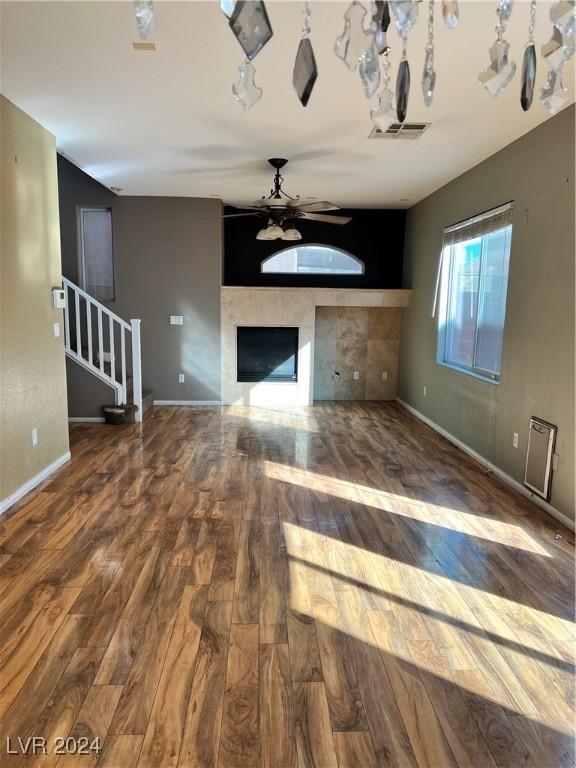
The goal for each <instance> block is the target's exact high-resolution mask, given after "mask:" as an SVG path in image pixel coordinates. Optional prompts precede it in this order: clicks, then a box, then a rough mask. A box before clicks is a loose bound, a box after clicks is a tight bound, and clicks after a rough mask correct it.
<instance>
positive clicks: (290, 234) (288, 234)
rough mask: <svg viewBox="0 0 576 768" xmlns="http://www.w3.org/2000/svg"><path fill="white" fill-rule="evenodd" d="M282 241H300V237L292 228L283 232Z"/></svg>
mask: <svg viewBox="0 0 576 768" xmlns="http://www.w3.org/2000/svg"><path fill="white" fill-rule="evenodd" d="M282 240H302V235H301V234H300V232H298V230H297V229H295V228H294V227H290V228H289V229H285V230H284V234H283V235H282Z"/></svg>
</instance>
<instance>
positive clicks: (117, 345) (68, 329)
mask: <svg viewBox="0 0 576 768" xmlns="http://www.w3.org/2000/svg"><path fill="white" fill-rule="evenodd" d="M62 287H63V288H64V295H65V299H66V302H65V307H64V333H65V349H66V355H67V357H69V358H70V359H71V360H74V362H76V363H78V365H80V366H82V368H84V369H85V370H86V371H89V373H91V374H92V375H93V376H96V377H97V378H98V379H100V381H103V382H104V383H105V384H107V385H108V386H109V387H110V388H111V389H113V390H114V402H115V404H116V405H126V404H127V403H129V402H131V403H133V404H134V405H136V406H137V410H136V421H142V417H143V415H144V410H147V407H149V406H150V405H151V402H152V396H151V394H147V395H146V396H145V397H144V398H143V396H142V367H141V357H140V320H130V322H129V323H128V322H126V320H123V319H122V318H121V317H119V316H118V315H116V314H114V312H111V311H110V310H109V309H108V308H107V307H106V306H104V304H101V303H100V302H99V301H96V299H94V298H92V296H90V295H89V294H87V293H86V291H83V290H82V288H79V287H78V286H77V285H75V284H74V283H73V282H71V281H70V280H68V279H67V278H65V277H63V278H62ZM144 406H146V408H145V407H144Z"/></svg>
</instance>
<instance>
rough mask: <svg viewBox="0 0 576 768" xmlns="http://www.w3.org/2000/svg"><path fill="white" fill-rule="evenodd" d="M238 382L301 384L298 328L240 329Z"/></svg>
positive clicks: (237, 357)
mask: <svg viewBox="0 0 576 768" xmlns="http://www.w3.org/2000/svg"><path fill="white" fill-rule="evenodd" d="M236 345H237V356H236V359H237V380H238V381H298V328H266V327H264V328H246V327H238V328H237V336H236Z"/></svg>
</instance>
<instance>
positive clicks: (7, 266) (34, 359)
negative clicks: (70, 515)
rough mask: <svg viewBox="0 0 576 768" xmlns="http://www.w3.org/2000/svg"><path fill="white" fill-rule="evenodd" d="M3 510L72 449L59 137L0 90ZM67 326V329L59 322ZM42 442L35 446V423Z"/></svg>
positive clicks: (0, 493)
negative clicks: (60, 292)
mask: <svg viewBox="0 0 576 768" xmlns="http://www.w3.org/2000/svg"><path fill="white" fill-rule="evenodd" d="M0 128H1V130H0V144H1V155H2V158H1V162H2V177H1V178H2V181H1V195H0V232H1V241H0V249H1V251H0V257H1V261H0V286H1V287H0V387H1V391H0V396H1V408H0V411H1V417H0V509H1V508H2V507H3V506H5V504H4V505H3V504H2V502H3V501H4V502H6V499H7V498H8V497H10V496H11V495H12V494H14V493H15V492H16V491H17V490H18V489H19V488H21V487H22V486H23V485H25V484H26V483H28V482H29V481H31V480H32V479H33V478H34V477H36V476H37V475H38V474H39V473H41V472H42V471H43V470H45V469H46V468H47V467H49V466H50V465H51V464H53V463H54V462H57V461H58V460H65V458H66V455H67V453H68V420H67V417H68V414H67V407H66V375H65V365H64V334H63V333H62V334H61V335H60V337H58V338H56V337H54V335H53V323H55V322H60V324H61V328H62V311H57V310H54V309H52V306H51V300H50V289H51V288H52V286H58V285H60V284H61V279H62V278H61V266H60V231H59V219H58V182H57V176H56V146H55V141H54V137H53V136H52V135H51V134H50V133H48V131H46V130H45V129H44V128H42V126H40V125H38V123H35V122H34V121H33V120H32V119H31V118H29V117H28V116H27V115H25V114H24V112H21V111H20V110H19V109H17V107H15V106H14V105H13V104H12V103H10V102H9V101H7V100H6V99H5V98H4V97H1V96H0ZM62 331H63V328H62ZM35 427H36V428H37V429H38V445H37V446H36V447H35V448H33V447H32V429H34V428H35Z"/></svg>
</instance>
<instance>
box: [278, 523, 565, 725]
mask: <svg viewBox="0 0 576 768" xmlns="http://www.w3.org/2000/svg"><path fill="white" fill-rule="evenodd" d="M283 531H284V539H285V542H286V548H287V553H288V558H289V578H290V584H289V587H290V589H289V600H290V607H291V608H292V610H294V611H297V612H299V613H302V614H306V615H309V616H313V617H314V619H315V620H316V621H318V622H322V623H324V624H326V625H327V626H330V627H332V628H334V629H338V630H339V631H342V632H344V633H346V634H349V635H351V636H352V637H354V638H356V639H357V640H361V641H362V642H366V643H370V644H371V645H375V646H376V647H378V649H379V650H381V651H383V652H386V653H390V654H394V655H395V656H397V657H398V658H401V659H404V660H405V661H407V662H411V663H415V664H416V665H417V666H418V667H419V668H420V669H422V670H425V671H426V672H429V673H432V674H434V675H439V676H440V677H442V678H443V679H445V680H449V681H451V682H452V683H454V684H455V685H456V684H459V682H458V681H461V680H462V678H465V679H466V680H468V681H470V680H472V681H474V680H476V683H477V685H476V687H475V688H471V690H473V692H474V693H476V694H477V695H481V696H482V697H484V698H489V699H490V700H491V701H493V702H494V703H496V704H500V705H502V706H505V707H507V708H509V709H513V710H514V711H516V712H518V713H520V714H523V715H525V716H528V717H530V718H532V719H536V720H537V719H538V717H539V707H538V703H537V698H538V696H539V695H546V694H545V693H544V691H545V690H546V687H547V686H550V685H554V686H559V687H564V688H565V689H566V690H569V689H570V687H571V685H572V684H573V679H572V675H571V674H570V672H569V671H568V670H566V669H565V668H564V665H566V666H567V664H566V662H565V661H564V660H563V659H562V658H561V657H560V656H551V655H550V646H545V643H544V638H543V643H542V647H541V648H539V647H538V645H537V642H538V630H537V629H535V627H534V626H533V625H530V624H529V625H527V626H526V628H525V629H526V631H525V633H524V636H523V637H519V636H518V635H517V634H516V633H515V632H514V631H513V630H512V629H511V628H510V627H509V625H508V624H507V623H506V621H505V617H506V615H507V611H508V610H509V609H510V608H511V607H513V606H514V605H515V603H513V602H512V601H509V600H506V599H505V598H502V597H500V596H498V595H493V594H491V593H488V592H484V591H482V590H480V589H477V588H474V587H471V586H468V585H463V584H460V583H458V584H457V583H455V582H453V581H451V580H450V579H448V578H446V577H444V576H439V575H437V574H433V573H429V572H426V571H422V570H421V569H419V568H417V567H415V566H412V565H409V564H407V563H402V562H399V561H397V560H395V559H393V558H388V557H384V556H382V555H379V554H376V553H373V552H369V551H367V550H364V549H360V548H358V547H355V546H354V545H351V544H346V543H344V542H342V541H339V540H337V539H334V538H332V537H330V536H326V535H323V534H319V533H317V532H315V531H310V530H307V529H305V528H303V527H301V526H298V525H294V524H292V523H283ZM415 600H418V601H419V602H414V601H415ZM524 610H525V612H526V613H527V615H528V618H530V617H531V616H532V615H533V614H536V613H539V612H538V611H536V610H535V609H533V608H524ZM372 613H382V614H383V615H384V616H388V617H392V616H393V617H394V622H395V626H396V633H397V637H396V641H395V643H393V642H392V639H393V638H394V637H395V635H394V634H393V635H384V634H382V633H381V632H376V631H374V629H373V627H371V626H370V623H369V622H368V621H367V617H371V618H372V619H373V618H374V617H373V616H372ZM431 614H432V615H431ZM555 621H561V620H559V619H556V618H555ZM459 623H460V624H459ZM486 632H488V633H490V636H487V634H486ZM391 638H392V639H391ZM478 671H480V673H481V674H479V675H478V674H477V673H478ZM517 673H519V674H521V675H522V680H519V679H518V677H517ZM502 681H505V682H502ZM469 684H470V683H469ZM527 685H528V686H529V687H530V688H533V696H530V695H529V694H528V693H527V691H526V687H527ZM558 698H560V697H558ZM558 706H559V707H560V709H561V710H562V709H565V710H566V711H564V712H560V713H559V716H558V718H557V721H555V722H551V721H550V718H549V717H548V718H547V719H546V720H542V723H543V724H545V725H548V726H550V727H557V728H559V729H560V728H561V726H562V719H563V718H566V717H571V709H570V707H569V705H568V704H567V703H566V702H564V704H558Z"/></svg>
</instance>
